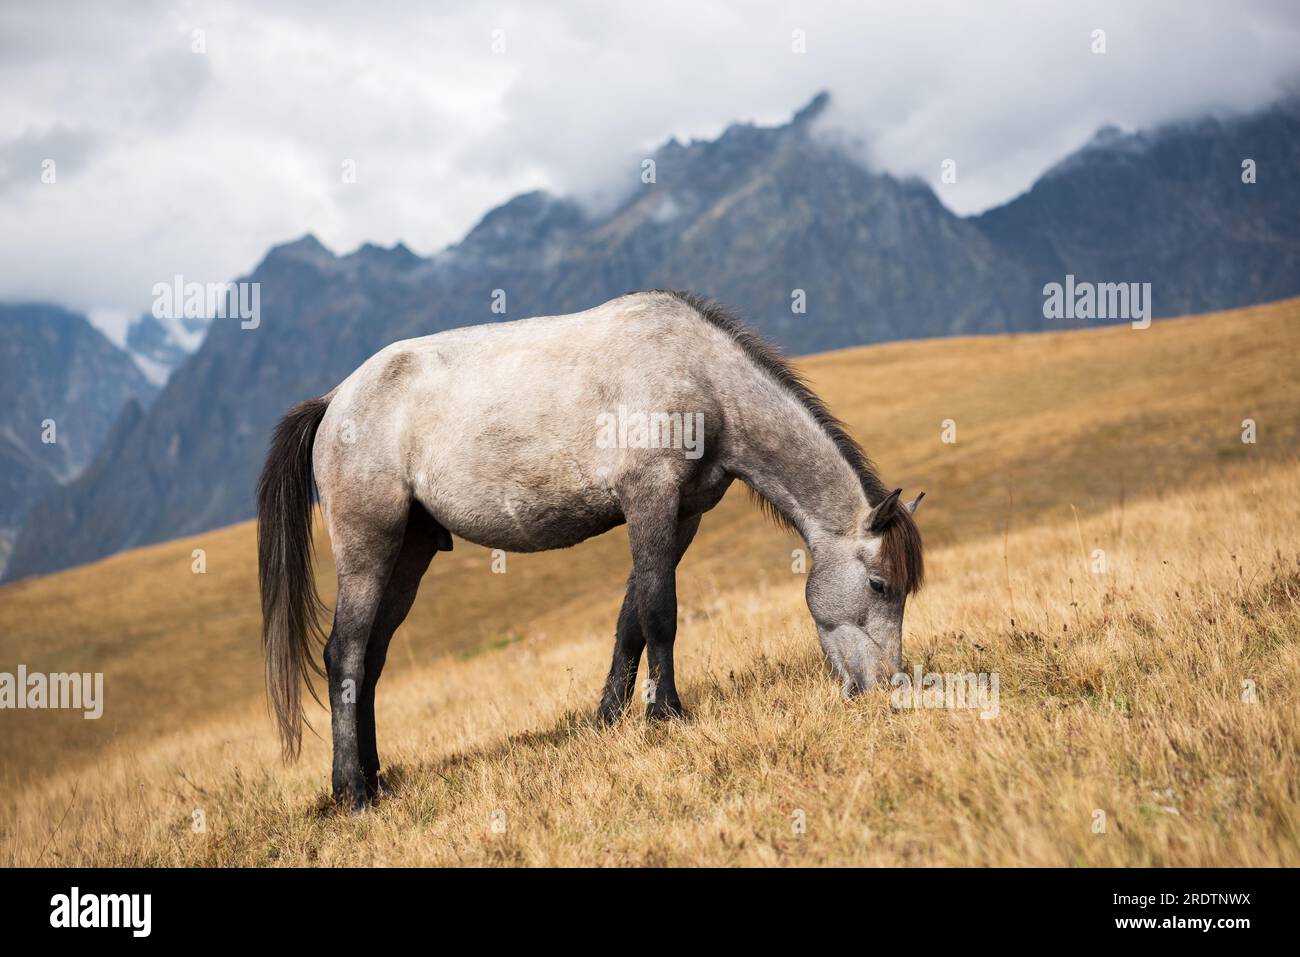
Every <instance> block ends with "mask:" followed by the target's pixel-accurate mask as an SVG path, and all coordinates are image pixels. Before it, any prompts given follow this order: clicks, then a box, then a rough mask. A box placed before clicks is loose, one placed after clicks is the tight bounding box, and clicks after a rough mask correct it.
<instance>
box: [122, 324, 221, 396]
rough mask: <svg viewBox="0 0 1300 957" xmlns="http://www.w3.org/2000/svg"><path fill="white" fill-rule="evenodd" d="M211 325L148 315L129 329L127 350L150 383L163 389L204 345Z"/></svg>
mask: <svg viewBox="0 0 1300 957" xmlns="http://www.w3.org/2000/svg"><path fill="white" fill-rule="evenodd" d="M211 322H212V320H211V319H190V318H172V317H166V318H162V319H159V318H158V317H157V316H155V315H153V314H152V313H149V312H146V313H144V314H142V315H141V316H140V317H139V318H138V319H136V320H135V321H134V322H132V323H131V324H130V326H128V327H127V331H126V342H125V348H126V351H127V352H129V353H130V354H131V358H133V359H134V360H135V364H136V365H138V366H139V367H140V370H141V371H142V372H144V374H145V375H146V376H147V377H148V379H149V381H150V382H153V383H154V384H155V385H158V386H161V385H163V384H164V383H165V382H166V381H167V378H168V377H169V376H170V375H171V374H172V372H174V371H175V370H176V368H177V367H178V366H179V365H181V363H183V362H184V361H185V360H186V359H188V358H189V357H190V355H191V354H193V353H194V352H195V350H197V349H198V347H199V346H200V345H202V343H203V337H204V335H205V334H206V333H207V331H208V325H209V324H210V323H211Z"/></svg>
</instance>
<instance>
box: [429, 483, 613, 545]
mask: <svg viewBox="0 0 1300 957" xmlns="http://www.w3.org/2000/svg"><path fill="white" fill-rule="evenodd" d="M416 497H417V498H419V499H420V502H421V504H423V505H424V506H425V508H427V509H428V510H429V512H430V513H431V514H432V515H433V516H434V517H435V518H437V519H438V521H439V522H441V523H442V524H443V525H444V526H445V527H446V528H447V529H448V530H449V531H450V532H451V533H452V534H453V535H455V536H457V537H459V538H463V539H465V540H466V541H469V542H473V543H474V544H476V545H482V546H484V547H485V548H500V549H503V550H504V551H508V552H540V551H546V550H547V549H552V548H568V547H569V546H570V545H576V544H578V543H579V542H581V541H585V540H586V539H588V538H591V537H593V536H595V535H600V534H602V533H603V532H607V531H609V530H610V529H611V528H614V527H615V526H617V525H621V524H623V521H624V519H623V513H622V510H621V509H620V508H619V506H618V503H617V502H616V501H615V500H613V499H612V498H610V497H609V496H608V495H607V494H592V493H590V492H589V493H587V494H573V495H568V496H553V497H543V496H538V495H537V494H535V492H532V491H531V490H530V493H529V494H520V495H511V494H502V493H500V492H487V491H486V490H480V492H479V494H477V495H474V496H469V497H467V496H464V495H459V496H438V495H436V494H432V495H419V494H417V496H416Z"/></svg>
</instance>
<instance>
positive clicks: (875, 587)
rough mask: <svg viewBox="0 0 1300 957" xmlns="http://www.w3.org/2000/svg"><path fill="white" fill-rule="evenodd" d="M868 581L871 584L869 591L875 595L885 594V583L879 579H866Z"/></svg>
mask: <svg viewBox="0 0 1300 957" xmlns="http://www.w3.org/2000/svg"><path fill="white" fill-rule="evenodd" d="M868 581H870V582H871V590H872V591H873V592H875V593H876V594H877V595H883V594H884V593H885V583H884V582H882V581H881V580H880V579H879V578H871V579H868Z"/></svg>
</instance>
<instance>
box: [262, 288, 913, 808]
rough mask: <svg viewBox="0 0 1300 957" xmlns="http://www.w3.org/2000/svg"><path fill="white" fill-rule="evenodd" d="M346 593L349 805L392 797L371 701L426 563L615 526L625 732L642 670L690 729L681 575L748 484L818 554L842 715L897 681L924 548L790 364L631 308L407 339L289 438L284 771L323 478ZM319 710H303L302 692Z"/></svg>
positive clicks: (282, 635)
mask: <svg viewBox="0 0 1300 957" xmlns="http://www.w3.org/2000/svg"><path fill="white" fill-rule="evenodd" d="M313 476H314V479H315V485H316V489H317V492H318V495H319V499H320V502H321V507H322V511H323V513H324V518H325V523H326V526H327V528H328V530H329V535H330V541H331V542H332V545H333V551H334V562H335V566H336V569H337V572H338V600H337V603H336V607H335V610H334V625H333V628H332V629H331V631H330V634H329V638H328V640H327V641H325V649H324V662H325V670H324V675H325V676H326V677H327V679H328V685H329V701H330V712H331V724H332V731H333V744H334V769H333V781H332V783H333V793H334V798H335V800H336V801H338V802H340V803H342V804H346V805H349V806H351V807H353V808H354V809H360V808H362V807H364V806H365V804H366V802H367V801H368V800H369V799H371V798H373V797H374V796H375V794H376V793H377V791H378V787H379V753H378V749H377V747H376V743H375V710H374V707H375V686H376V684H377V683H378V681H379V676H380V673H381V672H382V671H383V667H384V659H385V657H386V655H387V652H388V645H389V641H390V640H391V638H392V636H393V632H394V631H395V630H396V629H397V627H398V626H399V625H401V623H402V621H403V619H405V617H406V615H407V612H408V611H409V610H410V608H411V604H412V602H413V601H414V600H415V594H416V590H417V589H418V587H419V584H420V579H421V577H422V576H423V575H424V572H425V570H426V569H427V568H428V567H429V563H430V561H431V560H432V558H433V556H434V553H435V552H438V551H449V550H450V549H451V548H452V536H453V535H456V536H459V537H460V538H463V539H465V540H467V541H470V542H475V543H477V544H479V545H483V546H486V547H489V548H494V549H503V550H505V551H515V552H535V551H543V550H546V549H552V548H566V547H568V546H570V545H575V544H577V543H578V542H581V541H583V540H585V539H588V538H591V537H592V536H594V535H599V534H601V533H602V532H605V531H608V530H609V529H611V528H613V527H615V526H617V525H621V524H624V523H626V524H627V526H628V537H629V539H630V542H631V550H632V571H631V574H630V575H629V577H628V581H627V592H626V595H625V597H624V599H623V607H622V610H621V611H620V613H619V616H618V627H617V633H616V637H615V640H614V657H613V662H612V664H611V665H610V670H609V677H608V679H607V680H606V682H605V688H604V693H603V695H602V697H601V700H600V706H599V712H598V717H599V719H600V720H602V721H605V722H609V721H613V720H616V719H617V718H618V717H619V716H620V715H621V714H622V712H623V710H624V707H625V706H626V704H627V702H628V700H629V698H630V696H631V694H632V691H633V690H634V686H635V682H636V675H637V668H638V665H639V663H640V659H641V653H642V651H643V650H644V651H645V652H646V659H647V665H648V671H649V675H648V684H647V700H648V701H649V704H648V708H647V713H648V715H649V717H651V718H666V717H670V716H676V715H680V714H682V704H681V700H680V698H679V697H678V695H677V687H676V682H675V678H674V674H673V640H674V638H675V636H676V631H677V593H676V569H677V564H678V563H679V562H680V561H681V558H682V555H683V554H684V553H685V552H686V549H687V548H688V547H689V546H690V544H691V540H692V538H693V537H694V535H695V532H696V529H698V528H699V524H700V516H701V515H702V514H703V513H704V512H707V511H708V510H709V509H711V508H713V507H714V506H715V505H717V504H718V502H719V501H720V500H721V499H722V496H723V494H724V493H725V492H726V491H727V488H728V487H729V486H730V485H731V483H732V482H733V481H734V480H736V479H740V480H741V482H743V483H744V484H746V485H747V486H749V488H750V490H751V491H752V492H753V493H754V494H755V495H756V496H757V497H758V498H759V499H760V501H761V503H762V504H763V506H764V507H765V509H766V510H767V511H768V512H769V513H770V514H771V515H772V517H773V518H775V519H776V520H777V521H778V522H780V523H782V524H784V525H785V526H787V527H788V528H791V529H792V530H794V531H795V532H797V533H798V534H799V535H800V536H802V538H803V540H804V541H805V542H806V543H807V545H808V547H809V550H810V551H811V554H812V559H813V564H812V568H811V571H810V572H809V574H808V579H807V601H808V609H809V611H811V613H812V617H813V620H814V622H815V623H816V625H817V634H818V637H819V638H820V641H821V645H822V648H823V650H824V652H825V655H826V658H827V661H828V662H829V664H830V666H831V668H832V669H833V670H834V672H835V674H836V675H837V676H838V677H839V679H840V682H841V688H842V691H843V692H844V693H845V694H846V695H851V694H854V693H856V692H858V691H861V690H864V689H867V688H870V687H872V686H873V685H874V684H875V683H877V682H879V681H881V680H882V679H887V678H888V676H889V675H891V674H893V673H895V672H897V671H898V670H899V668H900V667H901V658H902V624H903V608H904V605H905V602H906V600H907V596H908V595H909V594H910V593H912V592H913V591H915V590H916V589H917V588H918V587H919V586H920V584H921V579H922V574H923V564H922V555H921V538H920V534H919V532H918V530H917V527H916V524H915V522H914V520H913V518H912V513H913V512H914V511H915V509H916V505H917V503H918V502H919V501H920V498H921V496H920V495H918V496H917V497H916V499H914V500H913V501H912V502H910V503H908V504H906V505H904V504H902V502H901V500H900V498H899V490H894V491H892V492H891V491H889V490H887V489H886V488H885V486H884V485H882V484H881V482H880V480H879V478H878V477H877V476H876V473H875V471H874V469H873V468H872V466H871V463H870V462H869V461H868V460H867V458H866V456H865V455H864V454H863V452H862V450H861V449H860V448H859V447H858V445H857V444H856V443H855V442H854V441H853V439H852V438H851V437H850V436H849V434H848V433H847V431H846V430H845V428H844V426H843V425H842V424H841V423H840V422H839V421H838V420H836V419H835V418H834V416H832V415H831V414H830V412H829V411H828V410H827V408H826V406H825V405H824V404H823V403H822V401H821V400H820V399H819V398H818V397H817V396H816V395H814V394H813V392H812V390H811V389H809V388H808V386H807V385H805V384H804V382H803V380H802V379H801V378H800V377H799V376H798V374H797V373H796V372H795V371H793V369H792V368H791V367H790V365H789V364H788V363H787V361H786V360H785V359H784V358H783V357H782V356H781V355H780V353H779V352H777V350H776V349H775V348H773V347H772V346H771V345H769V344H768V343H767V342H766V341H764V340H763V339H761V338H760V337H759V336H757V335H756V334H754V333H753V332H751V331H749V330H748V329H747V328H746V327H745V326H744V325H743V324H742V323H741V322H740V321H739V320H738V319H737V318H736V317H735V316H734V315H732V314H731V313H730V312H728V311H727V310H726V309H724V308H723V307H721V306H719V305H717V304H716V303H713V302H711V301H708V300H704V299H701V298H699V297H697V296H695V295H693V294H690V293H682V292H669V291H654V292H639V293H630V294H628V295H626V296H622V297H620V298H618V299H614V300H611V301H610V302H607V303H604V304H603V305H600V306H597V307H596V308H594V309H589V310H587V311H585V312H579V313H575V314H572V315H565V316H547V317H540V318H533V319H524V320H520V321H517V322H506V323H499V324H488V325H479V326H473V327H470V328H464V329H453V330H450V331H448V332H442V333H439V334H437V335H432V336H426V337H424V338H419V339H410V340H406V341H403V342H396V343H393V344H392V345H390V346H388V347H387V348H385V349H383V350H381V351H380V352H378V353H376V354H375V355H374V356H372V357H371V358H370V359H368V360H367V361H366V362H365V363H363V364H362V365H361V366H360V368H358V369H357V370H356V371H355V372H353V373H352V374H351V375H350V376H348V377H347V379H345V380H344V381H343V382H342V383H341V384H340V385H339V386H338V387H337V388H335V389H334V390H333V391H331V392H329V393H328V394H327V395H324V396H322V397H320V398H317V399H311V400H309V401H306V402H303V403H301V404H300V405H298V406H296V407H294V408H293V409H292V410H290V412H289V413H288V414H287V415H286V416H285V417H284V419H283V420H282V421H281V422H280V423H279V425H278V426H277V428H276V430H275V433H274V436H273V438H272V440H271V448H270V452H269V454H268V456H267V460H266V464H265V466H264V468H263V471H262V476H261V479H260V481H259V484H258V508H257V513H258V515H257V518H258V573H259V580H260V583H261V592H262V615H263V628H262V639H263V646H264V650H265V655H266V680H267V689H268V694H269V697H270V700H271V703H272V705H273V708H274V712H275V716H276V722H277V725H278V729H279V733H280V738H281V743H282V746H283V750H284V753H285V756H286V758H287V759H291V758H293V757H295V756H296V755H297V754H298V752H299V749H300V746H301V737H302V730H301V729H302V721H303V708H302V705H303V702H302V693H301V692H302V686H303V684H306V685H307V686H308V687H309V688H310V687H311V673H312V672H315V673H318V674H320V673H321V670H320V667H319V665H317V664H316V661H315V657H314V654H313V647H314V645H315V644H317V643H319V642H320V641H321V640H322V639H323V637H324V636H323V634H322V633H321V631H320V627H319V624H318V620H319V618H320V614H321V612H322V611H323V609H322V607H321V604H320V600H319V598H318V597H317V595H316V590H315V584H314V580H313V576H312V558H311V543H312V537H311V520H312V481H313ZM313 694H314V691H313Z"/></svg>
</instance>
